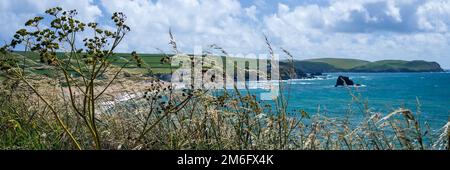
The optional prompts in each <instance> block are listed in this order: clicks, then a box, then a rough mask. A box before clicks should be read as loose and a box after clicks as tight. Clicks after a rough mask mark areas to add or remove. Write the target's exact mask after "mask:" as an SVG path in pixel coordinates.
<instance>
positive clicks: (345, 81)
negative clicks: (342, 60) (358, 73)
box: [334, 76, 360, 87]
mask: <svg viewBox="0 0 450 170" xmlns="http://www.w3.org/2000/svg"><path fill="white" fill-rule="evenodd" d="M355 85H356V86H360V84H355V83H354V82H353V80H350V78H349V77H346V76H339V77H338V78H337V80H336V85H334V87H338V86H355Z"/></svg>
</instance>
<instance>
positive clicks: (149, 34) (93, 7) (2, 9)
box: [0, 0, 450, 68]
mask: <svg viewBox="0 0 450 170" xmlns="http://www.w3.org/2000/svg"><path fill="white" fill-rule="evenodd" d="M311 2H313V1H309V3H306V2H305V3H301V5H297V6H294V5H290V4H291V3H289V1H284V3H283V4H282V3H278V6H277V5H268V4H269V1H264V0H255V1H253V4H246V7H243V6H242V5H241V3H242V1H237V0H214V1H208V0H132V1H129V0H101V1H95V2H94V1H93V0H79V1H51V0H43V1H39V2H38V1H33V0H3V1H0V32H1V34H0V40H8V38H9V37H10V36H11V35H12V34H13V33H14V31H15V30H17V29H18V28H19V27H22V26H23V23H24V22H25V21H26V20H27V19H29V18H31V17H33V16H36V15H38V14H42V13H43V11H44V10H45V9H47V8H50V7H54V6H62V7H64V8H65V9H77V10H78V11H79V15H80V16H79V17H80V18H81V19H82V20H84V21H88V20H89V21H92V20H97V21H103V20H104V19H109V16H110V15H111V13H112V12H116V11H121V12H124V13H125V14H126V15H127V16H128V20H127V23H128V25H129V26H130V27H131V29H132V31H131V32H130V33H129V35H127V37H126V39H125V40H124V41H123V43H122V46H120V49H119V51H122V52H129V51H132V50H136V51H140V52H156V50H155V48H161V49H164V50H166V51H169V50H170V47H169V45H168V40H169V35H168V30H169V27H170V28H172V30H173V32H174V36H175V38H176V40H177V42H178V45H179V46H180V47H181V48H182V50H183V51H184V52H188V53H190V52H192V49H193V48H194V47H195V46H197V45H201V46H203V47H205V46H207V45H210V44H218V45H220V46H222V47H224V48H225V49H226V50H227V51H228V52H230V53H252V52H253V53H262V52H266V48H265V44H264V39H263V37H262V34H263V33H264V34H266V35H268V37H269V39H270V40H271V42H272V43H273V45H274V47H284V48H287V49H289V50H290V51H291V52H292V53H293V54H294V55H295V56H296V57H297V58H298V59H302V58H311V57H346V58H360V59H367V60H380V59H407V60H412V59H425V60H436V61H439V62H440V63H441V64H443V65H444V66H445V67H448V68H450V58H449V56H448V49H450V30H449V29H450V2H449V1H445V0H428V1H422V0H355V1H341V0H329V2H328V3H317V4H316V3H311ZM270 4H274V3H272V2H270ZM268 8H276V9H268ZM101 9H102V10H103V11H101ZM269 11H273V12H269ZM102 23H104V22H102ZM276 49H277V48H276Z"/></svg>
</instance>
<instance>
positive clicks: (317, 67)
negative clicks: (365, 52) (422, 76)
mask: <svg viewBox="0 0 450 170" xmlns="http://www.w3.org/2000/svg"><path fill="white" fill-rule="evenodd" d="M294 63H295V64H294V65H295V68H296V69H297V70H299V71H301V72H303V73H316V72H442V71H443V69H442V68H441V67H440V65H439V64H438V63H436V62H427V61H421V60H414V61H403V60H381V61H375V62H369V61H364V60H357V59H339V58H321V59H310V60H301V61H294ZM284 64H286V63H284Z"/></svg>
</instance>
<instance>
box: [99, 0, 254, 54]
mask: <svg viewBox="0 0 450 170" xmlns="http://www.w3.org/2000/svg"><path fill="white" fill-rule="evenodd" d="M102 2H103V3H102V5H103V6H104V7H105V8H106V9H107V10H108V12H110V13H111V12H113V11H125V13H126V15H127V16H128V21H127V22H128V24H129V25H130V27H131V28H132V32H131V33H130V34H129V36H128V39H127V43H128V47H126V48H128V49H126V48H125V47H123V49H124V50H130V49H135V50H138V51H146V52H149V51H153V49H154V48H156V47H158V48H164V49H167V48H168V39H169V35H168V30H169V28H172V30H173V32H174V36H175V38H176V40H177V41H178V43H179V45H180V47H181V48H183V50H185V51H187V52H192V49H193V48H194V47H195V46H196V45H200V46H203V47H206V46H207V45H211V44H218V45H220V46H222V47H224V48H226V49H227V50H229V51H232V52H243V51H246V50H247V51H251V50H254V49H257V48H258V45H261V43H262V39H261V34H260V33H259V32H258V31H256V30H257V29H256V28H254V27H252V26H251V25H249V24H247V22H246V20H245V16H246V15H250V16H252V15H254V13H255V12H256V11H255V10H256V9H255V7H254V6H253V7H250V8H247V9H244V8H242V7H241V5H240V3H239V1H235V0H231V1H230V0H217V1H198V0H190V1H184V0H164V1H157V2H155V3H153V2H152V1H147V0H135V1H123V0H114V1H110V0H108V1H106V0H104V1H102Z"/></svg>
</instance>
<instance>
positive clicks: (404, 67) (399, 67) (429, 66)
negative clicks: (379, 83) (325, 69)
mask: <svg viewBox="0 0 450 170" xmlns="http://www.w3.org/2000/svg"><path fill="white" fill-rule="evenodd" d="M350 71H354V72H441V71H443V69H442V68H441V67H440V65H439V64H438V63H436V62H427V61H422V60H414V61H402V60H381V61H376V62H371V63H369V64H366V65H363V66H358V67H355V68H352V69H350Z"/></svg>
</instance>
